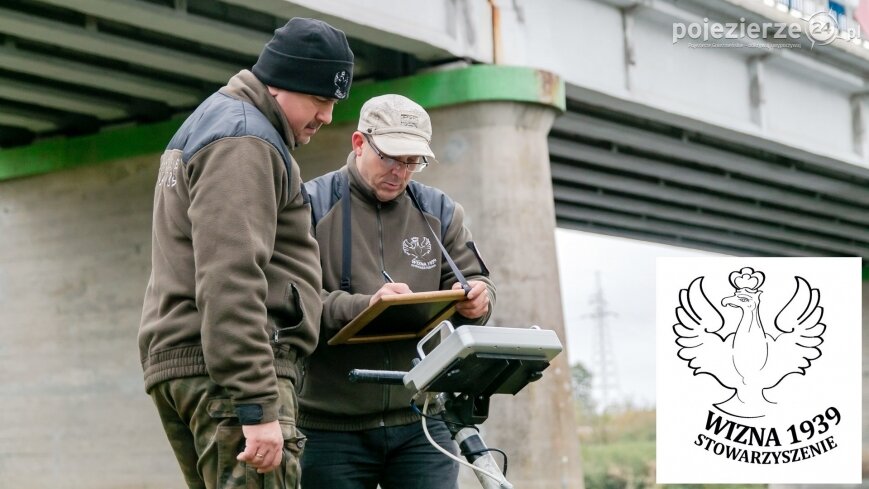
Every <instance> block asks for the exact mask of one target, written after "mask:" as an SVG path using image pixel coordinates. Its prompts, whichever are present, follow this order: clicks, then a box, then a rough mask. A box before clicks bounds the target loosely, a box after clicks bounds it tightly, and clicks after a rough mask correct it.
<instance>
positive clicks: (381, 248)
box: [377, 202, 386, 271]
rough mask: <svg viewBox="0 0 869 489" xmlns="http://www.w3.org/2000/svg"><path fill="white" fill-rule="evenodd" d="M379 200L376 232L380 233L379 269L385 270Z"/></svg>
mask: <svg viewBox="0 0 869 489" xmlns="http://www.w3.org/2000/svg"><path fill="white" fill-rule="evenodd" d="M380 209H381V206H380V202H378V203H377V233H378V234H379V235H380V269H381V270H384V271H385V270H386V264H385V260H384V258H383V222H382V221H381V219H380Z"/></svg>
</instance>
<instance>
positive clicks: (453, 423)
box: [410, 399, 480, 433]
mask: <svg viewBox="0 0 869 489" xmlns="http://www.w3.org/2000/svg"><path fill="white" fill-rule="evenodd" d="M410 408H411V409H413V410H414V412H416V414H418V415H420V416H422V417H423V418H426V419H431V420H434V421H443V422H444V423H445V424H447V425H450V426H458V427H459V428H471V429H472V430H474V431H476V432H477V433H479V432H480V428H477V427H476V426H474V425H472V424H463V423H456V422H455V421H448V420H446V419H443V418H441V417H435V416H429V415H428V414H423V413H422V411H421V410H420V409H419V406H417V405H416V402H414V400H413V399H411V400H410ZM451 431H452V430H451Z"/></svg>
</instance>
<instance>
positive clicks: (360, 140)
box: [350, 131, 365, 158]
mask: <svg viewBox="0 0 869 489" xmlns="http://www.w3.org/2000/svg"><path fill="white" fill-rule="evenodd" d="M350 143H351V144H352V145H353V152H354V153H356V157H357V158H359V157H361V156H362V145H363V144H364V143H365V136H363V135H362V133H361V132H359V131H355V132H354V133H353V136H351V137H350Z"/></svg>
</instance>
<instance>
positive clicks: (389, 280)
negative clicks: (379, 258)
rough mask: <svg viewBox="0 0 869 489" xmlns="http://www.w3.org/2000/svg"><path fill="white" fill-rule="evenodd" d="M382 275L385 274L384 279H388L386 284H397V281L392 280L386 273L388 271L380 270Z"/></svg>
mask: <svg viewBox="0 0 869 489" xmlns="http://www.w3.org/2000/svg"><path fill="white" fill-rule="evenodd" d="M380 273H382V274H383V278H385V279H386V282H387V283H390V284H394V283H395V280H392V277H390V276H389V274H388V273H386V270H380Z"/></svg>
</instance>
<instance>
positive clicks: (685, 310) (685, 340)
mask: <svg viewBox="0 0 869 489" xmlns="http://www.w3.org/2000/svg"><path fill="white" fill-rule="evenodd" d="M703 279H704V277H697V278H695V279H694V280H693V281H692V282H691V284H690V285H689V286H688V288H687V289H682V290H680V291H679V307H677V308H676V318H677V319H678V322H677V323H676V324H674V325H673V331H674V332H675V333H676V336H677V339H676V344H677V345H679V347H680V348H679V351H678V356H679V358H681V359H682V360H685V361H687V362H688V367H690V368H691V369H692V370H693V371H694V375H699V374H708V375H711V376H713V377H714V378H715V379H716V380H717V381H718V382H719V383H720V384H721V385H722V386H724V387H726V388H728V389H730V390H731V391H732V392H733V394H732V395H731V396H730V397H729V398H728V399H726V400H724V401H722V402H720V403H717V404H715V406H716V407H717V408H718V409H720V410H721V411H723V412H725V413H727V414H730V415H733V416H737V417H743V418H759V417H763V416H765V415H766V414H768V413H769V411H770V409H771V408H772V407H773V406H774V404H775V403H772V402H770V401H769V400H768V399H767V398H766V396H765V395H764V391H765V390H768V389H772V388H774V387H775V386H777V385H778V384H779V382H781V381H782V379H784V378H785V377H786V376H788V375H790V374H794V373H796V374H801V375H805V372H806V369H807V368H809V366H810V365H811V364H812V361H813V360H816V359H817V358H819V357H820V356H821V350H820V348H818V347H819V346H820V345H821V343H823V341H824V340H823V338H821V335H822V334H823V333H824V330H825V329H826V326H825V325H824V324H823V323H821V317H822V316H823V314H824V308H823V307H821V306H820V302H821V293H820V292H819V291H818V289H813V288H812V287H811V285H809V283H808V282H807V281H806V280H805V279H804V278H802V277H794V279H795V280H796V289H795V291H794V294H793V297H791V299H790V301H789V302H788V303H787V304H786V305H785V306H784V307H782V309H781V310H780V311H779V313H778V314H777V315H776V316H775V320H774V321H773V324H774V326H775V329H774V330H772V329H771V333H768V332H767V330H766V329H765V328H764V325H763V319H764V317H763V316H762V315H761V312H760V302H761V293H762V291H761V290H760V287H761V286H762V285H763V282H764V279H765V276H764V274H763V272H761V271H759V270H758V271H755V270H754V269H753V268H751V267H745V268H742V269H741V270H739V271H735V272H733V273H731V274H730V284H731V285H732V286H733V288H734V293H733V295H732V296H729V297H724V298H723V299H721V306H722V307H734V308H736V309H739V310H740V311H741V313H742V316H741V318H740V319H739V321H738V322H734V324H725V320H724V318H723V317H722V315H721V312H720V311H719V310H718V309H717V308H716V307H715V305H713V304H712V302H711V301H710V300H709V299H708V298H707V296H706V293H705V292H704V290H703ZM726 332H729V333H728V334H725V333H726Z"/></svg>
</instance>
